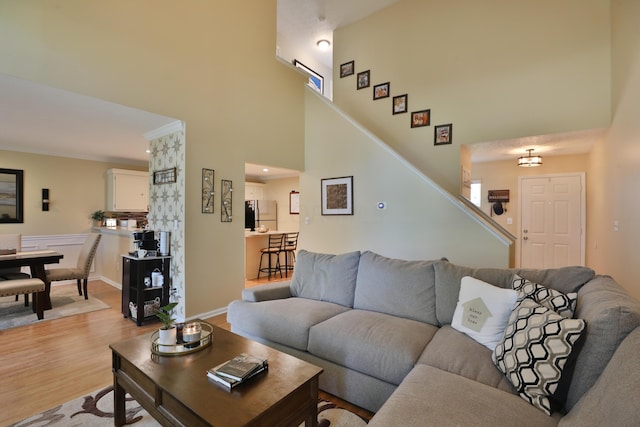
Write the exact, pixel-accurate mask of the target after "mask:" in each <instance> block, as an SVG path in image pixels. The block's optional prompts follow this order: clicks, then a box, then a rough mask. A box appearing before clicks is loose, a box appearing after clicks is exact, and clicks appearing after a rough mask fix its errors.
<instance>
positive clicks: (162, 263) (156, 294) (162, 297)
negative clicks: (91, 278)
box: [122, 255, 171, 326]
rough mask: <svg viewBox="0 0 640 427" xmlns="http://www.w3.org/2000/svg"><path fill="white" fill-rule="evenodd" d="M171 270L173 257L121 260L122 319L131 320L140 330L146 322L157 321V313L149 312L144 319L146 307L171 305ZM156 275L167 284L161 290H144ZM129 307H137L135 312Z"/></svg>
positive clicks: (127, 258)
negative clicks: (146, 281)
mask: <svg viewBox="0 0 640 427" xmlns="http://www.w3.org/2000/svg"><path fill="white" fill-rule="evenodd" d="M170 267H171V257H170V256H158V257H145V258H137V257H134V256H129V255H123V256H122V315H123V316H124V317H125V318H126V317H129V318H131V320H133V321H134V322H136V324H137V325H138V326H140V325H142V323H143V322H144V321H148V320H157V319H158V318H157V317H156V316H155V314H154V313H149V312H148V313H147V315H146V316H145V310H144V307H145V304H147V305H152V304H154V303H157V302H158V301H159V306H160V307H162V306H165V305H167V304H168V303H169V289H170V288H171V283H170V277H169V270H170ZM154 271H156V272H160V273H161V274H162V277H163V282H164V283H163V284H162V286H145V278H148V281H151V280H152V273H153V272H154ZM130 303H133V304H134V305H135V311H133V312H132V311H131V309H130V306H131V304H130ZM156 306H157V304H156ZM150 311H153V310H150Z"/></svg>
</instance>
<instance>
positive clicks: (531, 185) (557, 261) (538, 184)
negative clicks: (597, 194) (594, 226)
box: [519, 173, 585, 268]
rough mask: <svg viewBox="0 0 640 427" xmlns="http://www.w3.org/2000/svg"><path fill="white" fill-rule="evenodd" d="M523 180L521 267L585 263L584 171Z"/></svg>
mask: <svg viewBox="0 0 640 427" xmlns="http://www.w3.org/2000/svg"><path fill="white" fill-rule="evenodd" d="M519 181H520V226H521V229H520V236H519V237H520V267H521V268H557V267H565V266H571V265H584V242H585V236H584V233H583V230H584V221H585V203H584V200H585V197H584V194H585V191H584V174H583V173H581V174H569V175H549V176H535V177H534V176H532V177H520V179H519Z"/></svg>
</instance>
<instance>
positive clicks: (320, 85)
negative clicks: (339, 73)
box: [293, 59, 324, 94]
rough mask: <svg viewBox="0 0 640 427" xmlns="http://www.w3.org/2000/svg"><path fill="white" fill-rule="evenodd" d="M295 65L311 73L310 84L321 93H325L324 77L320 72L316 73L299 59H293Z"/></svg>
mask: <svg viewBox="0 0 640 427" xmlns="http://www.w3.org/2000/svg"><path fill="white" fill-rule="evenodd" d="M293 65H294V66H295V67H296V68H300V69H301V70H302V71H304V72H305V73H307V74H308V75H309V86H311V87H312V88H313V89H315V90H317V91H318V92H320V93H321V94H324V77H322V76H321V75H320V74H318V73H316V72H315V71H313V70H312V69H311V68H309V67H307V66H306V65H304V64H303V63H302V62H300V61H298V60H297V59H294V60H293Z"/></svg>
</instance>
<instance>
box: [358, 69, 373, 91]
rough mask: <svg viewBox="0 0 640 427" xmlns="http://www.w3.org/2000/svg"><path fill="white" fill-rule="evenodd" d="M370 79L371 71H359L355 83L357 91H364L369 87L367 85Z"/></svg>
mask: <svg viewBox="0 0 640 427" xmlns="http://www.w3.org/2000/svg"><path fill="white" fill-rule="evenodd" d="M370 77H371V71H370V70H367V71H360V72H359V73H358V82H357V88H358V89H364V88H365V87H369V85H370V84H371V83H369V80H370Z"/></svg>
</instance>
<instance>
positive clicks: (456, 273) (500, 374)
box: [227, 250, 640, 427]
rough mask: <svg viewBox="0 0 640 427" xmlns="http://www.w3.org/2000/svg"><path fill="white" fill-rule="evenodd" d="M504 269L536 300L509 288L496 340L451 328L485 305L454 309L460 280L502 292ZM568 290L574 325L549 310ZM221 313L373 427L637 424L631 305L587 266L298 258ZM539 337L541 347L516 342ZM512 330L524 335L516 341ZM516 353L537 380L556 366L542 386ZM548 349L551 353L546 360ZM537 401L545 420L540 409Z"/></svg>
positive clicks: (639, 401)
mask: <svg viewBox="0 0 640 427" xmlns="http://www.w3.org/2000/svg"><path fill="white" fill-rule="evenodd" d="M515 274H517V275H518V276H520V277H521V278H523V279H526V281H527V283H528V284H530V285H531V284H534V285H533V286H535V287H536V288H535V289H536V292H537V293H535V294H531V295H524V294H523V293H522V292H523V291H518V293H517V296H518V298H517V302H516V303H511V302H510V303H509V304H512V306H509V310H511V311H510V312H508V313H507V314H508V315H509V317H508V326H507V327H506V328H505V332H504V334H503V333H502V332H501V334H500V336H501V341H500V343H499V344H498V345H497V346H496V347H495V349H491V348H488V347H487V346H486V344H485V345H483V344H481V343H480V342H478V341H477V340H476V338H471V335H469V334H468V333H465V327H466V326H469V327H471V328H475V327H476V326H477V325H475V326H474V325H473V324H470V323H464V322H463V326H460V322H459V321H457V320H454V315H455V314H456V310H459V311H460V312H459V313H458V314H460V313H462V312H464V313H465V314H464V315H467V314H469V315H470V316H471V317H469V318H468V319H466V318H464V317H463V319H466V320H465V321H469V319H470V320H471V323H475V322H476V320H477V319H478V318H477V316H476V314H478V313H479V312H483V310H485V309H486V307H485V306H484V305H482V306H480V307H481V308H478V305H477V303H478V302H479V301H481V300H482V298H480V300H478V299H476V300H473V301H472V304H470V303H469V302H468V301H467V302H465V303H464V304H463V301H462V300H460V301H459V298H460V299H462V294H463V293H462V292H461V286H462V288H463V289H465V292H467V291H468V290H469V289H471V290H472V291H474V290H478V289H482V288H476V287H474V286H475V285H473V284H470V283H469V282H468V280H470V279H468V278H475V279H478V280H476V281H475V282H478V283H480V282H479V281H482V283H484V284H483V286H493V287H497V288H499V289H497V290H496V291H497V292H502V293H504V294H505V295H506V296H508V297H509V298H511V297H512V296H513V293H514V292H516V291H514V290H511V288H512V287H513V286H514V283H515V282H514V275H515ZM463 278H464V279H463ZM465 281H467V282H465ZM523 282H524V280H523ZM461 283H465V284H464V285H461ZM485 284H486V285H485ZM535 284H538V285H535ZM539 285H544V286H539ZM493 287H492V288H491V289H492V290H493V289H494V288H493ZM576 294H577V304H576V300H575V296H576ZM558 295H560V296H558ZM545 296H546V297H548V298H546V299H545V298H542V297H545ZM565 296H568V298H569V299H567V300H566V301H569V304H570V305H572V307H571V310H572V311H574V310H575V312H574V315H573V316H572V317H573V318H571V316H569V317H567V318H565V317H564V316H560V315H558V314H557V313H556V312H555V311H554V310H552V309H549V308H548V307H550V306H549V304H550V303H554V304H555V301H556V300H557V299H558V298H565ZM539 297H541V298H539ZM536 298H537V300H536ZM571 298H572V299H571ZM485 299H486V298H485ZM525 300H526V301H525ZM532 300H536V302H532ZM563 301H564V300H563ZM566 301H565V302H566ZM484 302H486V303H487V304H488V305H491V304H493V303H495V301H493V300H492V301H484ZM512 307H513V308H512ZM532 307H533V308H532ZM552 308H553V307H552ZM491 310H493V308H491ZM523 310H524V311H523ZM485 312H486V310H485ZM523 313H526V315H523ZM494 314H495V313H494ZM519 316H524V317H523V318H521V317H519ZM459 317H460V316H459V315H458V318H459ZM492 317H499V316H497V315H496V316H494V315H493V314H491V313H489V315H488V316H487V315H485V314H482V315H481V318H482V319H490V318H492ZM227 319H228V321H229V323H230V324H231V330H232V331H233V332H235V333H237V334H240V335H243V336H245V337H248V338H251V339H254V340H256V341H259V342H262V343H265V344H267V345H269V346H272V347H274V348H277V349H279V350H281V351H284V352H286V353H289V354H292V355H294V356H297V357H299V358H301V359H304V360H307V361H309V362H311V363H314V364H316V365H318V366H321V367H323V368H324V373H323V374H322V375H321V377H320V388H321V389H322V390H325V391H327V392H328V393H331V394H334V395H336V396H338V397H340V398H343V399H345V400H347V401H349V402H352V403H354V404H356V405H358V406H361V407H363V408H366V409H368V410H370V411H373V412H376V414H375V416H374V417H373V419H372V420H371V421H370V423H369V425H370V426H374V427H375V426H390V425H402V426H412V425H415V426H418V425H419V426H424V425H434V426H443V425H487V426H497V425H508V426H527V425H531V426H546V425H551V426H553V425H566V426H569V425H571V426H574V425H575V426H589V425H594V426H596V425H598V426H599V425H616V426H624V425H629V426H631V425H640V398H639V397H638V396H639V395H638V391H639V390H640V356H639V354H640V328H638V326H639V325H640V304H639V303H638V302H637V301H636V300H634V299H633V298H631V297H630V296H629V295H628V294H627V293H626V292H625V291H624V290H623V289H622V287H621V286H619V285H618V284H617V283H616V282H615V281H614V280H613V279H612V278H611V277H608V276H601V275H597V276H596V275H595V273H594V271H593V270H591V269H588V268H584V267H567V268H559V269H550V270H520V269H492V268H468V267H463V266H459V265H455V264H452V263H450V262H448V261H446V260H433V261H404V260H398V259H391V258H386V257H383V256H381V255H378V254H375V253H373V252H369V251H367V252H362V253H360V252H352V253H347V254H340V255H328V254H318V253H312V252H307V251H305V250H301V251H299V253H298V255H297V260H296V268H295V272H294V274H293V277H292V279H291V281H290V282H280V283H274V284H269V285H264V286H259V287H255V288H251V289H246V290H244V291H243V296H242V300H237V301H233V302H232V303H231V304H230V305H229V307H228V312H227ZM523 319H524V320H523ZM540 319H542V320H540ZM576 319H582V320H576ZM494 320H496V319H490V320H486V321H487V322H489V321H494ZM452 322H453V326H452ZM482 322H485V320H482ZM527 322H528V323H527ZM536 322H542V323H541V326H540V325H538V326H536V325H535V324H536ZM544 322H546V323H544ZM524 324H526V325H527V326H526V327H525V328H524V329H523V328H521V326H522V325H524ZM465 325H466V326H465ZM482 325H483V328H484V325H485V323H482ZM530 326H531V327H532V329H526V328H528V327H530ZM565 327H566V328H567V329H565ZM536 328H538V329H536ZM554 328H557V331H556V330H555V329H554ZM552 329H553V331H552ZM536 331H538V332H539V331H544V334H543V335H544V336H545V340H547V339H548V341H545V342H544V343H543V344H541V343H536V342H527V340H534V338H531V336H533V335H536V333H538V332H536ZM558 331H561V332H559V333H557V335H554V334H556V332H558ZM522 334H524V336H528V337H529V338H527V340H525V343H524V344H523V343H520V344H518V342H519V341H522V336H523V335H522ZM547 334H548V336H547ZM517 345H522V346H524V347H523V348H511V347H512V346H514V347H515V346H517ZM545 345H547V347H545ZM510 351H511V353H510ZM514 352H519V353H518V356H517V357H514V354H515V353H514ZM541 353H542V354H544V355H545V356H544V357H540V354H541ZM523 354H529V355H530V356H531V358H535V363H542V365H535V366H536V369H538V367H539V366H542V367H541V368H539V370H540V372H542V370H544V369H547V370H549V369H551V371H557V372H552V373H551V374H550V373H549V372H543V374H544V375H541V378H542V379H540V378H539V377H538V374H539V372H538V371H536V370H535V369H533V372H532V370H531V369H529V368H530V366H529V367H528V366H527V365H526V363H525V365H522V364H521V363H520V362H522V361H521V360H520V359H521V358H522V355H523ZM549 354H551V355H552V356H553V355H560V356H557V359H553V360H552V362H553V363H551V362H549V360H550V359H549V357H550V356H549ZM545 357H546V358H547V359H545ZM554 357H556V356H554ZM524 359H527V356H524ZM514 360H515V362H514ZM497 361H502V363H498V362H497ZM540 361H541V362H540ZM525 362H526V361H525ZM531 363H534V362H531ZM513 364H515V365H516V368H517V369H516V368H514V367H513V366H511V365H513ZM498 366H502V368H500V369H499V368H498ZM531 366H533V365H531ZM501 369H502V370H501ZM505 369H506V370H505ZM549 375H551V377H549V378H550V379H549V378H547V380H546V381H547V382H546V383H545V382H544V381H545V379H544V378H545V377H546V376H549ZM553 375H555V379H553V378H554V377H553ZM532 376H533V378H534V379H535V381H533V383H532V382H531V378H532ZM558 378H559V379H558ZM540 382H541V383H542V386H544V387H546V388H544V389H543V390H542V392H541V396H542V397H540V396H537V395H536V393H538V388H539V386H540V384H538V383H540ZM532 384H533V385H532ZM537 387H538V388H537ZM545 393H546V394H545ZM532 394H533V397H532ZM545 399H546V401H547V403H549V404H550V405H551V410H550V411H547V412H550V413H551V414H550V415H548V414H547V413H546V412H545V410H544V408H542V407H541V406H540V405H539V402H540V401H545Z"/></svg>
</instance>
